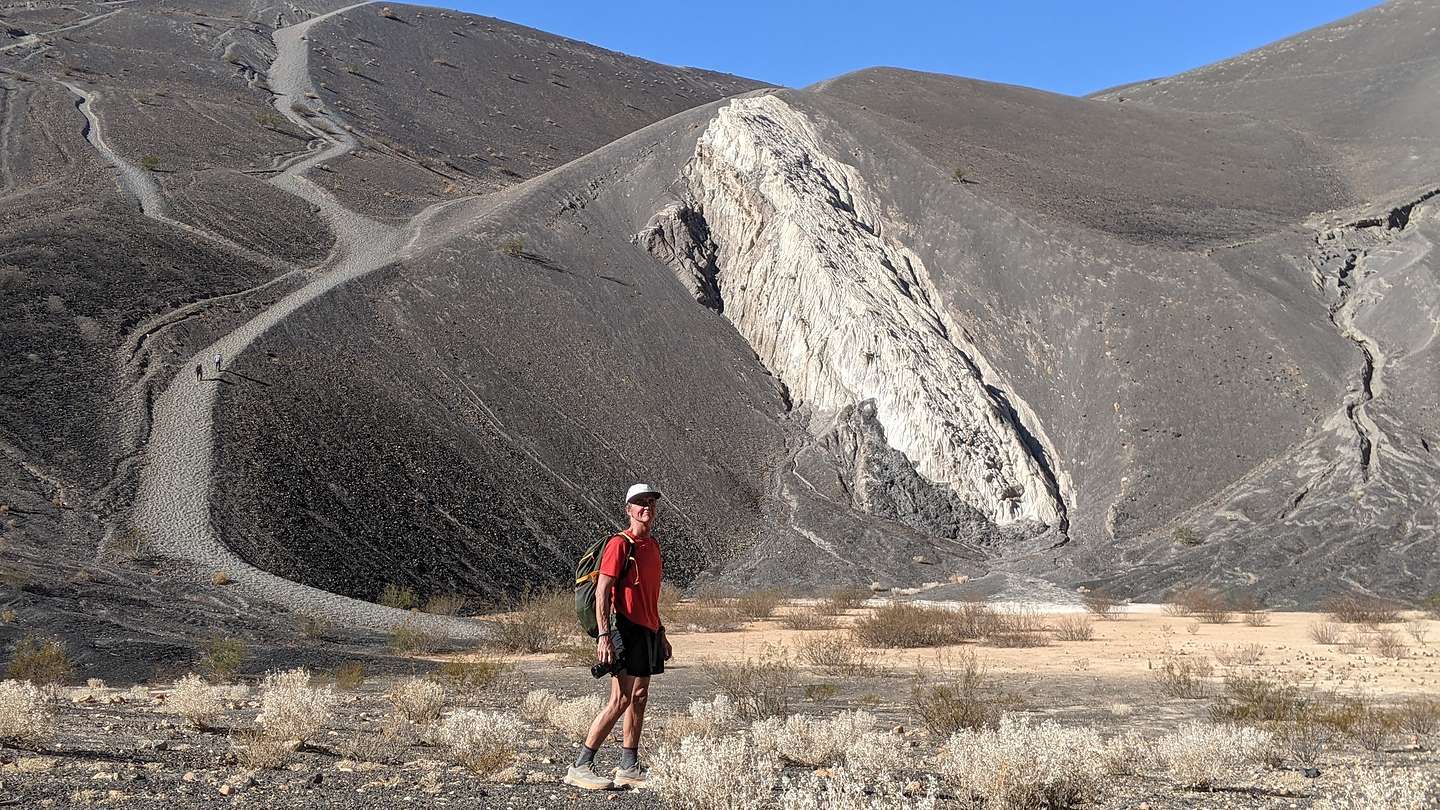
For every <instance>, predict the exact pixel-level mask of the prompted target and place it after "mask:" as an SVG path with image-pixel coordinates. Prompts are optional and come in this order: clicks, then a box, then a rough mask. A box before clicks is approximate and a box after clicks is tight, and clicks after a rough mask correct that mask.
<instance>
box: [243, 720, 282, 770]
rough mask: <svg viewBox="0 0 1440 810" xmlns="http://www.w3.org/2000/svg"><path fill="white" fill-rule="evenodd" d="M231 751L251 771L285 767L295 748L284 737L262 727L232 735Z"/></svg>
mask: <svg viewBox="0 0 1440 810" xmlns="http://www.w3.org/2000/svg"><path fill="white" fill-rule="evenodd" d="M230 752H231V753H232V754H234V755H235V762H236V764H238V765H239V766H240V767H242V768H245V769H247V770H251V771H262V770H273V769H279V768H283V767H285V765H286V764H287V763H288V762H290V758H291V757H292V756H294V754H295V748H294V747H293V746H292V745H290V744H289V743H288V742H287V741H286V739H285V738H283V737H274V736H271V735H269V734H267V733H265V732H263V731H262V730H260V729H248V730H246V731H237V732H235V733H234V734H231V735H230Z"/></svg>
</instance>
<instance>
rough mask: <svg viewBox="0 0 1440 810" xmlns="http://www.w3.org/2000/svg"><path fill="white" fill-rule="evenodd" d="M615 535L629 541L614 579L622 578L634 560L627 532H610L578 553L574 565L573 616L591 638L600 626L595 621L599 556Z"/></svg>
mask: <svg viewBox="0 0 1440 810" xmlns="http://www.w3.org/2000/svg"><path fill="white" fill-rule="evenodd" d="M616 537H623V538H625V539H626V540H628V541H629V542H630V548H629V549H627V551H626V554H625V559H624V560H622V561H621V562H620V576H618V577H616V580H623V579H624V578H625V572H626V571H627V570H629V568H630V563H632V562H634V561H635V538H633V537H631V536H630V534H629V532H620V533H619V534H612V535H609V536H608V537H606V538H605V539H604V540H600V541H598V542H596V543H595V544H594V545H592V546H590V548H589V549H586V551H585V553H584V554H582V555H580V562H579V563H577V564H576V565H575V618H577V619H579V620H580V629H581V630H584V631H585V632H586V633H587V634H589V636H590V637H591V638H599V637H600V626H599V625H598V624H596V623H595V597H596V594H595V590H596V588H595V586H596V584H597V583H599V581H600V558H601V557H603V556H605V546H607V545H609V544H610V541H611V540H612V539H613V538H616ZM612 626H613V625H612Z"/></svg>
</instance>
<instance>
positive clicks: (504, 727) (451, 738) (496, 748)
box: [435, 709, 588, 777]
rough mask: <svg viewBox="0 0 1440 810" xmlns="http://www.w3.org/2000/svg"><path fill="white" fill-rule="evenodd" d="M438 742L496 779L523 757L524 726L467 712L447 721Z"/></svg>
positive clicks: (458, 759) (469, 765)
mask: <svg viewBox="0 0 1440 810" xmlns="http://www.w3.org/2000/svg"><path fill="white" fill-rule="evenodd" d="M587 728H588V724H587ZM435 741H436V743H438V744H439V745H441V746H443V747H444V748H446V749H447V750H448V751H449V753H450V758H451V759H453V760H454V761H455V762H456V763H458V764H460V765H462V766H464V767H465V768H467V769H469V770H470V771H472V772H474V773H475V774H477V775H479V776H481V777H487V776H493V775H495V774H497V773H499V772H500V771H503V770H505V769H506V768H508V767H509V766H510V765H511V763H513V762H515V760H516V758H517V757H518V756H519V750H518V748H519V743H520V724H519V722H517V721H516V720H515V718H513V717H509V716H506V715H503V714H500V713H499V712H483V711H476V710H474V709H464V710H462V711H458V712H455V713H454V714H452V715H450V716H449V717H447V718H445V721H444V722H442V723H441V724H440V726H439V727H438V728H437V729H436V730H435Z"/></svg>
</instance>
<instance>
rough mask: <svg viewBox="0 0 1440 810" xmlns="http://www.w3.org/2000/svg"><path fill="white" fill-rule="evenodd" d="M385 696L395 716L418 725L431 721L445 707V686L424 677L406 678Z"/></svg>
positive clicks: (437, 717)
mask: <svg viewBox="0 0 1440 810" xmlns="http://www.w3.org/2000/svg"><path fill="white" fill-rule="evenodd" d="M386 697H387V698H389V700H390V705H391V707H392V708H394V709H395V714H396V715H397V716H399V717H403V718H405V719H406V720H408V721H410V722H412V723H416V724H419V725H426V724H429V723H433V722H434V721H435V720H437V719H439V717H440V712H441V711H442V710H444V708H445V687H444V686H441V685H440V684H438V683H436V682H434V681H431V680H426V679H425V678H406V679H405V680H403V681H400V682H399V683H397V684H395V685H394V686H392V687H391V688H390V691H389V692H388V693H386Z"/></svg>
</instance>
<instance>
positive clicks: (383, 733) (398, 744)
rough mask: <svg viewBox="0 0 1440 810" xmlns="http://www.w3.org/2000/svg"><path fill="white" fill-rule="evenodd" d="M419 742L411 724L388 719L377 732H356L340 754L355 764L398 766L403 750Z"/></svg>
mask: <svg viewBox="0 0 1440 810" xmlns="http://www.w3.org/2000/svg"><path fill="white" fill-rule="evenodd" d="M419 740H420V735H419V732H418V731H417V730H416V728H415V726H414V724H413V723H410V722H409V721H407V720H401V719H399V718H389V719H388V720H386V722H385V723H384V724H383V725H381V727H380V730H379V732H367V731H364V730H357V731H356V732H355V734H354V735H353V736H351V737H350V739H348V740H346V741H345V742H344V743H343V744H342V745H341V747H340V753H341V754H342V755H343V756H344V757H345V758H346V759H351V760H354V761H356V762H374V763H376V764H379V765H399V764H401V763H403V762H404V761H405V749H407V748H409V747H410V746H412V745H415V744H416V743H417V742H419Z"/></svg>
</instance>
